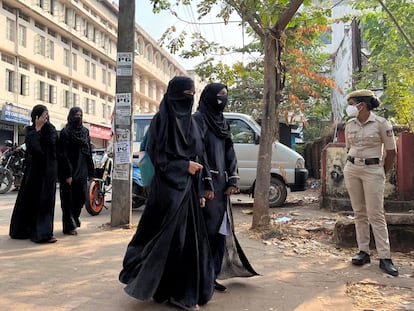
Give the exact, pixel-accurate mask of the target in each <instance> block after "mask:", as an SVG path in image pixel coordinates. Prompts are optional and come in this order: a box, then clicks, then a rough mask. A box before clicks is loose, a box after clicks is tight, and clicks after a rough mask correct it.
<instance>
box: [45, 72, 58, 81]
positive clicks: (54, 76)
mask: <svg viewBox="0 0 414 311" xmlns="http://www.w3.org/2000/svg"><path fill="white" fill-rule="evenodd" d="M47 77H48V78H49V79H51V80H54V81H57V76H56V75H55V74H54V73H51V72H48V73H47Z"/></svg>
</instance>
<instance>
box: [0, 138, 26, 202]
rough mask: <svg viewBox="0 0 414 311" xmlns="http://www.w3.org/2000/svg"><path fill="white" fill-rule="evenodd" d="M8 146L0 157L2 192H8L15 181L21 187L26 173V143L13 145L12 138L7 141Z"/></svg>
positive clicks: (0, 189)
mask: <svg viewBox="0 0 414 311" xmlns="http://www.w3.org/2000/svg"><path fill="white" fill-rule="evenodd" d="M5 145H6V147H8V149H5V150H4V151H3V153H2V155H1V158H0V194H4V193H7V192H8V191H9V190H10V189H11V187H12V185H13V183H14V186H15V188H16V189H19V188H20V186H21V183H22V179H23V173H24V155H25V147H26V146H25V144H23V145H21V146H17V145H13V142H12V141H10V140H6V141H5Z"/></svg>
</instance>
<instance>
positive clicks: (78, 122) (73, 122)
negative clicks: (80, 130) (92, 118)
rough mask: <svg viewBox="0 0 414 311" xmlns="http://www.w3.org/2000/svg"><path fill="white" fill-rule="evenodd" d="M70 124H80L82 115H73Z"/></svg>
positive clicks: (76, 125) (78, 125)
mask: <svg viewBox="0 0 414 311" xmlns="http://www.w3.org/2000/svg"><path fill="white" fill-rule="evenodd" d="M71 125H72V126H75V127H80V126H82V117H78V116H74V117H73V118H72V121H71Z"/></svg>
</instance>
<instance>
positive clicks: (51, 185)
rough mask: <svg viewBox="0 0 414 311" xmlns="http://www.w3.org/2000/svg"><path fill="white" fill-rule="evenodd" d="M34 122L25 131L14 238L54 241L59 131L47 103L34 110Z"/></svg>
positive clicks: (37, 106) (12, 219)
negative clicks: (24, 152) (52, 121)
mask: <svg viewBox="0 0 414 311" xmlns="http://www.w3.org/2000/svg"><path fill="white" fill-rule="evenodd" d="M31 118H32V125H30V126H28V127H26V133H25V144H26V154H25V170H24V176H23V180H22V184H21V188H20V190H19V193H18V194H17V198H16V203H15V206H14V209H13V214H12V218H11V223H10V231H9V234H10V237H11V238H12V239H30V240H32V241H33V242H36V243H54V242H56V241H57V240H56V238H55V237H54V236H53V219H54V213H55V196H56V181H57V159H56V146H57V140H58V135H57V132H56V129H55V127H54V126H53V125H52V124H51V123H50V122H49V113H48V110H47V108H46V106H44V105H36V106H34V107H33V109H32V113H31Z"/></svg>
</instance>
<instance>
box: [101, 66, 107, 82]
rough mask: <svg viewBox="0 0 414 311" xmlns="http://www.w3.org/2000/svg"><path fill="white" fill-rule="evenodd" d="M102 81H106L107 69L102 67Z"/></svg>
mask: <svg viewBox="0 0 414 311" xmlns="http://www.w3.org/2000/svg"><path fill="white" fill-rule="evenodd" d="M102 83H103V84H105V83H106V70H105V69H103V68H102Z"/></svg>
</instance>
